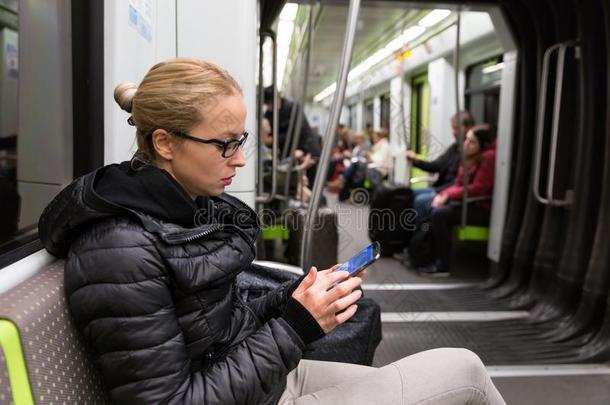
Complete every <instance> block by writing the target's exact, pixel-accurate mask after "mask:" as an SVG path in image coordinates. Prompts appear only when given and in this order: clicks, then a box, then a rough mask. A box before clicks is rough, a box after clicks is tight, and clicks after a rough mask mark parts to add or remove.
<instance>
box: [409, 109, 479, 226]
mask: <svg viewBox="0 0 610 405" xmlns="http://www.w3.org/2000/svg"><path fill="white" fill-rule="evenodd" d="M459 121H460V122H459V125H461V128H460V127H459V126H458V120H457V115H456V114H454V115H453V116H452V117H451V132H452V134H453V137H454V138H455V142H454V143H452V144H451V145H450V146H449V147H448V148H447V149H446V150H445V152H443V154H442V155H440V156H439V157H437V158H436V159H434V160H433V161H429V162H428V161H425V160H419V159H418V158H417V154H416V153H415V152H413V151H411V150H408V151H407V152H406V157H407V159H408V160H409V161H410V162H411V164H412V165H413V166H414V167H417V168H418V169H422V170H424V171H426V172H428V173H438V177H437V179H436V181H435V182H434V184H432V186H431V187H423V188H416V189H413V193H414V199H413V208H414V209H415V211H416V212H417V222H418V223H419V222H421V221H422V220H423V219H425V218H427V217H428V216H429V215H430V209H431V204H432V200H433V199H434V197H435V196H436V194H437V193H438V192H440V191H442V190H444V189H445V188H447V187H449V186H450V185H451V184H453V182H454V181H455V176H456V175H457V170H458V166H459V165H460V150H459V147H458V144H457V140H458V136H459V134H460V130H461V131H462V134H464V135H465V134H466V133H467V132H468V131H469V130H470V128H472V126H473V125H474V118H473V117H472V114H470V112H468V111H466V110H464V111H462V112H460V114H459Z"/></svg>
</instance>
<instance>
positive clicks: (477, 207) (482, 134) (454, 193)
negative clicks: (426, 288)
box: [419, 124, 496, 276]
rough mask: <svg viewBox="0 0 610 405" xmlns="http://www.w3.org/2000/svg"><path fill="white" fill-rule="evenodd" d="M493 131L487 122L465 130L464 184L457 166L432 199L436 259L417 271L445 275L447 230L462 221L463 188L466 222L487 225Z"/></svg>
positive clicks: (448, 234) (446, 272)
mask: <svg viewBox="0 0 610 405" xmlns="http://www.w3.org/2000/svg"><path fill="white" fill-rule="evenodd" d="M494 141H495V133H494V131H493V128H492V127H491V125H489V124H481V125H476V126H474V127H473V128H472V129H470V130H469V131H468V132H467V133H466V138H465V139H464V155H465V157H466V167H467V169H468V184H467V185H466V186H464V170H463V169H464V168H463V167H462V166H461V165H460V166H459V169H458V174H457V178H456V179H455V183H453V185H452V186H450V187H448V188H446V189H444V190H442V191H440V192H439V193H438V194H437V195H436V197H434V200H433V201H432V231H433V235H434V249H435V252H436V260H435V262H434V263H433V264H432V266H428V267H424V268H420V269H419V272H420V273H426V274H430V275H436V276H445V275H449V256H450V254H451V229H452V227H454V226H455V225H458V224H459V223H460V221H461V220H462V198H463V196H464V191H465V190H468V191H467V197H468V199H473V202H471V203H469V204H468V207H467V208H468V211H467V217H466V223H467V224H469V225H481V226H484V225H488V224H489V216H490V210H491V196H492V193H493V187H494V169H495V164H496V151H495V148H494V147H493V145H494Z"/></svg>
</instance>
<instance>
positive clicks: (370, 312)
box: [236, 264, 381, 366]
mask: <svg viewBox="0 0 610 405" xmlns="http://www.w3.org/2000/svg"><path fill="white" fill-rule="evenodd" d="M298 278H299V276H298V275H296V274H294V273H289V272H286V271H282V270H278V269H274V268H271V267H268V266H264V267H263V266H259V265H256V264H252V265H251V266H250V268H249V269H247V270H246V271H243V272H241V273H240V274H239V275H238V276H237V280H236V281H237V288H238V290H239V293H240V295H241V297H242V298H243V300H244V301H246V302H248V301H250V300H253V299H256V298H259V297H261V296H263V295H265V294H267V293H268V292H269V291H271V290H273V289H275V288H277V287H278V286H279V285H280V284H282V283H284V282H289V281H295V280H297V279H298ZM380 341H381V308H380V307H379V304H377V303H376V302H375V301H373V300H372V299H369V298H361V299H360V300H359V301H358V310H357V311H356V314H355V315H354V316H353V317H352V318H350V319H349V320H348V321H347V322H345V323H343V324H341V325H339V326H337V327H336V328H335V329H333V330H332V331H331V332H330V333H329V334H328V335H326V336H324V337H323V338H322V339H320V340H318V341H316V342H313V343H312V344H310V345H309V346H307V348H306V349H305V353H304V354H303V358H305V359H309V360H322V361H337V362H343V363H353V364H362V365H365V366H370V365H372V364H373V358H374V357H375V350H376V349H377V346H378V345H379V342H380Z"/></svg>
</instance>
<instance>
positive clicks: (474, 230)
mask: <svg viewBox="0 0 610 405" xmlns="http://www.w3.org/2000/svg"><path fill="white" fill-rule="evenodd" d="M455 234H456V236H457V238H458V240H461V241H467V240H472V241H487V240H489V228H488V227H486V226H472V225H468V226H463V227H462V226H458V227H456V228H455Z"/></svg>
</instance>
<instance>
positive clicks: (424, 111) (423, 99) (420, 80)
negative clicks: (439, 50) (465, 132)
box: [409, 72, 430, 188]
mask: <svg viewBox="0 0 610 405" xmlns="http://www.w3.org/2000/svg"><path fill="white" fill-rule="evenodd" d="M429 108H430V85H429V84H428V72H425V73H422V74H419V75H417V76H415V77H413V78H412V79H411V137H410V143H409V148H410V149H411V150H413V151H414V152H415V153H417V154H418V155H421V157H422V158H426V157H427V156H428V134H429V131H428V129H429V125H430V113H429V111H430V110H429ZM416 177H419V178H424V177H429V176H428V175H427V173H426V172H424V171H422V170H421V169H418V168H416V167H412V168H411V178H416ZM427 185H428V184H427V182H426V181H421V182H415V183H413V184H412V186H413V187H414V188H418V187H425V186H427Z"/></svg>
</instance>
